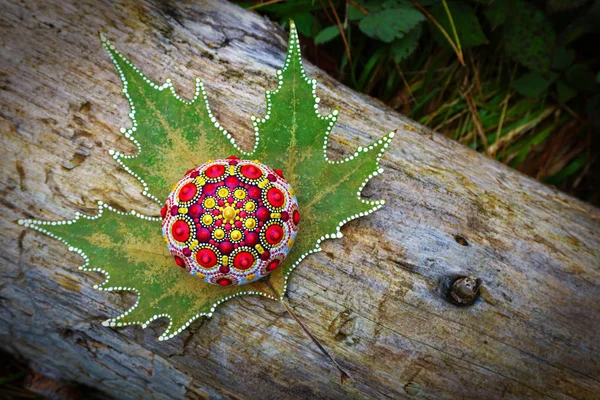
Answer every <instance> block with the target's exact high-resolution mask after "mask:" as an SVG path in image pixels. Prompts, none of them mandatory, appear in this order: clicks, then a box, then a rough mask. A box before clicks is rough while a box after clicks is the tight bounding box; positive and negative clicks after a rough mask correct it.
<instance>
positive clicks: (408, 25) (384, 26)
mask: <svg viewBox="0 0 600 400" xmlns="http://www.w3.org/2000/svg"><path fill="white" fill-rule="evenodd" d="M423 20H425V16H424V15H423V14H422V13H421V12H420V11H419V10H417V9H415V8H414V7H413V6H412V5H404V6H400V7H398V8H394V9H385V10H382V11H379V12H375V13H371V14H369V16H367V17H365V18H363V19H362V20H361V21H360V24H359V27H360V30H361V31H362V32H363V33H364V34H365V35H367V36H370V37H372V38H374V39H379V40H381V41H383V42H386V43H391V42H392V41H393V40H394V39H396V38H400V37H402V36H404V34H405V33H408V32H409V31H410V30H412V29H413V28H414V27H415V26H416V25H417V24H419V22H421V21H423Z"/></svg>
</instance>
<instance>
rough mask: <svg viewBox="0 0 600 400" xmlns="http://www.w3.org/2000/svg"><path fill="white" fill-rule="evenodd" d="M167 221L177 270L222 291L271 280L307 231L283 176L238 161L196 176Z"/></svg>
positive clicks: (178, 189) (171, 199)
mask: <svg viewBox="0 0 600 400" xmlns="http://www.w3.org/2000/svg"><path fill="white" fill-rule="evenodd" d="M161 215H162V218H163V219H162V232H163V236H164V237H165V241H166V242H167V246H168V248H169V252H170V253H171V254H172V255H173V258H174V262H175V265H177V266H179V267H182V268H185V270H186V271H187V272H189V273H190V274H192V275H194V276H196V277H198V278H200V279H204V280H205V281H206V282H208V283H212V284H215V285H220V286H229V285H243V284H245V283H250V282H253V281H255V280H257V279H260V278H263V277H265V276H266V275H268V274H270V273H271V271H273V270H275V269H276V268H277V267H278V266H279V265H281V263H282V261H283V260H284V259H285V257H286V255H287V254H288V252H289V251H290V249H291V247H292V245H293V244H294V240H295V238H296V234H297V233H298V226H299V223H300V213H299V211H298V201H297V200H296V196H295V195H294V191H293V190H292V187H291V186H290V184H289V183H288V182H287V181H286V180H285V179H284V177H283V173H282V172H281V171H280V170H273V169H271V168H270V167H268V166H266V165H264V164H261V163H259V162H257V161H250V160H240V159H239V158H237V157H235V156H231V157H229V158H228V159H224V160H216V161H211V162H208V163H206V164H203V165H201V166H199V167H198V168H195V169H192V170H189V171H188V172H187V173H186V174H185V176H184V177H183V179H181V180H180V181H179V182H178V183H177V185H175V187H174V188H173V191H172V192H171V193H170V194H169V196H168V197H167V201H166V203H165V205H164V207H163V208H162V210H161Z"/></svg>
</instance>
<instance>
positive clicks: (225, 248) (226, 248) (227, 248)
mask: <svg viewBox="0 0 600 400" xmlns="http://www.w3.org/2000/svg"><path fill="white" fill-rule="evenodd" d="M219 250H220V251H221V253H223V254H225V255H229V254H231V252H232V251H233V244H232V243H231V242H221V243H220V244H219Z"/></svg>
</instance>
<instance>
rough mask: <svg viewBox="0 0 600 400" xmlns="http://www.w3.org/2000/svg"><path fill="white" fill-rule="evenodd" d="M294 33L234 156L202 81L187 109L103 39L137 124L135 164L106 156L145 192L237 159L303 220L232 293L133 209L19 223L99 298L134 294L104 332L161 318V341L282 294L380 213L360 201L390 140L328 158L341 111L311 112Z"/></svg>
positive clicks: (103, 208)
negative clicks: (276, 263)
mask: <svg viewBox="0 0 600 400" xmlns="http://www.w3.org/2000/svg"><path fill="white" fill-rule="evenodd" d="M290 29H291V33H290V40H289V46H288V52H287V56H286V60H285V62H284V67H283V69H281V70H280V71H278V72H277V78H278V86H277V89H276V90H274V91H267V92H266V100H267V110H268V113H267V115H265V116H264V117H263V118H256V117H254V116H253V117H252V121H253V126H254V130H255V135H256V141H255V146H254V148H253V149H252V151H251V152H249V153H246V152H243V151H242V150H241V149H239V148H238V147H237V145H236V144H235V142H234V141H233V139H232V138H231V135H230V134H229V133H228V132H227V131H225V130H224V129H223V128H222V127H221V126H220V125H219V124H218V123H217V121H216V119H215V118H214V116H213V114H212V113H211V111H210V109H209V107H208V101H207V99H206V93H205V91H204V89H203V86H202V84H201V83H200V81H199V80H198V81H197V87H196V89H197V91H196V94H195V96H194V98H193V100H192V101H190V102H187V101H184V100H183V99H181V98H180V97H179V96H177V94H176V93H175V91H174V90H173V88H172V86H171V84H170V81H167V82H166V83H165V84H163V85H158V84H156V83H154V82H152V81H151V80H150V79H149V78H147V77H146V76H145V75H143V74H142V73H141V72H140V71H139V69H137V68H136V67H135V66H133V64H132V63H131V62H129V61H128V60H127V59H126V58H125V57H124V56H122V55H121V54H120V53H119V52H117V50H116V49H115V47H114V46H113V45H112V44H110V43H109V42H108V41H107V40H106V39H105V38H104V37H102V41H103V43H104V46H105V47H106V49H107V50H108V52H109V54H110V56H111V58H112V59H113V61H114V64H115V66H116V67H117V71H118V72H119V75H120V77H121V79H122V81H123V93H124V94H125V96H126V98H127V99H128V101H129V103H130V106H131V110H132V112H131V114H130V117H131V119H132V124H133V126H132V128H131V129H129V130H126V129H123V130H122V132H123V134H124V135H125V136H126V137H127V138H129V139H130V140H132V141H133V142H134V143H135V144H136V145H137V147H138V154H136V156H135V157H132V156H124V155H121V154H118V153H114V152H113V154H114V158H115V159H116V160H117V161H119V163H121V165H122V166H123V167H124V168H126V170H127V171H128V172H129V173H131V174H133V175H134V176H135V177H136V178H138V179H139V180H140V181H142V182H143V185H144V194H145V195H147V196H149V197H151V198H152V199H154V200H156V201H157V202H160V203H162V201H161V200H162V199H165V198H166V196H167V195H168V193H169V191H170V187H171V186H172V185H173V184H174V183H177V182H178V181H179V180H180V178H181V177H182V176H183V175H184V173H185V172H186V171H187V170H188V169H190V168H195V167H197V166H199V165H201V164H203V163H205V162H207V161H209V160H211V159H218V158H226V157H227V156H229V155H241V156H242V157H243V158H248V159H259V160H260V161H261V162H263V163H265V164H267V165H269V166H271V167H272V168H274V169H281V170H283V173H284V174H285V175H286V179H287V181H288V182H289V183H290V184H291V185H292V187H293V188H294V190H295V193H296V198H297V200H298V203H299V209H300V210H299V211H300V214H301V215H302V223H301V225H300V231H299V233H298V235H297V236H296V240H295V244H294V246H293V247H292V249H291V251H290V253H289V254H288V256H287V257H286V259H285V261H284V262H283V263H282V265H281V266H280V267H279V268H278V269H276V270H275V271H274V272H273V273H271V275H269V276H268V278H265V279H262V280H259V281H256V282H253V283H249V284H247V285H242V286H228V287H221V286H219V285H211V284H209V283H206V282H204V281H202V280H200V279H197V278H195V277H194V276H192V275H190V274H188V273H186V272H185V271H184V270H182V269H181V268H178V267H176V266H175V264H174V262H173V259H172V256H171V255H170V254H169V252H168V250H167V246H166V244H165V243H164V241H163V238H162V229H161V220H160V219H159V218H155V217H149V216H145V215H142V214H140V213H138V212H136V211H132V212H131V213H130V214H126V213H122V212H119V211H116V210H114V209H112V208H111V207H109V206H107V205H105V204H102V203H101V204H100V205H99V213H98V215H97V216H96V217H89V216H80V215H78V216H77V217H76V218H75V219H73V220H69V221H64V222H48V221H32V220H23V221H19V223H20V224H22V225H25V226H26V227H31V228H33V229H36V230H38V231H40V232H43V233H46V234H48V235H50V236H52V237H53V238H56V239H59V240H61V241H62V242H63V243H65V244H66V245H67V246H69V250H71V251H74V252H76V253H77V254H80V255H81V256H82V257H83V258H84V260H85V264H84V265H83V266H82V267H81V269H83V270H86V271H104V272H105V274H106V282H105V283H103V284H102V285H100V289H101V290H108V291H122V290H124V291H133V292H135V293H136V294H137V295H138V296H139V297H138V301H137V302H136V304H135V305H134V306H133V307H132V308H131V309H130V310H127V311H126V312H124V313H123V314H121V315H119V316H117V317H115V318H111V319H109V320H108V321H107V324H108V325H110V326H125V325H130V324H138V325H142V326H144V327H145V326H146V325H147V324H148V323H150V322H151V321H152V320H154V319H157V318H160V317H167V318H169V320H170V324H169V326H168V328H167V329H166V331H165V332H164V333H163V334H162V335H161V336H160V338H159V339H161V340H164V339H168V338H171V337H173V336H174V335H176V334H177V333H180V332H181V331H182V330H183V329H184V328H185V327H187V326H188V325H189V324H190V323H191V321H193V320H194V319H196V318H198V317H199V316H203V315H208V316H210V315H211V314H212V312H213V311H214V310H215V307H216V306H217V305H218V304H220V303H222V302H223V301H225V300H227V299H230V298H231V297H233V296H240V295H243V294H260V295H263V296H267V297H270V298H274V299H276V298H278V297H282V296H283V295H284V294H285V291H286V288H287V280H288V278H289V275H290V274H291V272H292V271H293V269H294V268H295V267H296V266H297V265H298V264H299V263H300V262H301V261H302V260H303V259H304V258H305V257H306V256H307V255H309V254H311V253H314V252H316V251H320V243H321V242H322V241H324V240H326V239H334V238H340V237H341V236H342V234H341V232H340V228H341V227H342V226H343V225H344V224H346V223H347V222H349V221H351V220H353V219H355V218H359V217H361V216H365V215H367V214H370V213H371V212H373V211H375V210H377V209H378V208H380V207H382V206H383V203H384V201H383V200H367V199H365V198H363V197H362V196H361V192H362V188H363V187H364V185H365V184H366V183H367V182H368V181H369V180H370V179H372V178H373V177H374V176H376V175H378V174H380V173H381V172H382V169H381V168H380V166H379V159H380V158H381V157H382V156H383V152H384V150H385V148H387V146H388V145H389V142H390V141H391V138H392V137H393V136H394V132H391V133H389V134H388V135H386V136H385V137H383V138H381V139H379V140H378V141H376V142H374V143H372V144H370V145H369V146H367V147H364V148H362V147H359V148H358V149H356V151H355V152H354V153H353V154H352V155H351V156H349V157H348V158H346V159H343V160H330V159H328V157H327V147H328V138H329V134H330V132H331V130H332V129H333V127H334V125H335V122H336V120H337V115H338V111H337V110H336V111H333V112H332V113H331V114H329V115H325V116H322V115H320V114H319V112H318V103H319V99H318V98H316V97H315V96H316V95H315V90H316V81H315V80H314V79H310V78H308V77H307V76H306V73H305V72H304V70H303V68H302V61H301V55H300V45H299V41H298V35H297V33H296V30H295V25H294V24H291V26H290ZM134 136H135V138H134ZM267 279H268V281H269V283H270V284H271V285H272V287H273V288H274V290H275V293H274V292H273V290H272V289H271V288H270V286H269V285H268V284H267Z"/></svg>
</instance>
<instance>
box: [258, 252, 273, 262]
mask: <svg viewBox="0 0 600 400" xmlns="http://www.w3.org/2000/svg"><path fill="white" fill-rule="evenodd" d="M269 258H271V252H270V251H263V253H262V254H261V255H260V259H261V260H268V259H269Z"/></svg>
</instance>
